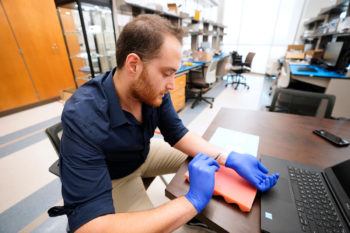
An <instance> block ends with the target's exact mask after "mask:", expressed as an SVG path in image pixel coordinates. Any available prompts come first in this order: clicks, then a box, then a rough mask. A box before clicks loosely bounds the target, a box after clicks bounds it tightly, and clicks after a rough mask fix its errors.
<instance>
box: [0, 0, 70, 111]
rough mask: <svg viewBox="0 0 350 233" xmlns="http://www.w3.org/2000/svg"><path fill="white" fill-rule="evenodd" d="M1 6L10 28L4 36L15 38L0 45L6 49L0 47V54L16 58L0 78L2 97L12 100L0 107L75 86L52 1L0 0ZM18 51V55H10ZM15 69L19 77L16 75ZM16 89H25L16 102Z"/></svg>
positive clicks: (31, 100) (53, 95) (42, 96)
mask: <svg viewBox="0 0 350 233" xmlns="http://www.w3.org/2000/svg"><path fill="white" fill-rule="evenodd" d="M1 6H2V10H3V13H4V14H5V17H6V19H7V24H8V25H9V28H10V29H11V30H10V31H8V30H7V32H6V34H7V37H8V38H10V37H12V38H14V39H13V40H14V41H15V42H14V43H12V46H11V47H9V46H7V44H6V45H1V46H7V48H6V50H3V49H1V53H2V54H1V56H4V57H16V59H17V61H15V60H14V61H13V62H11V67H12V72H11V73H10V74H9V76H8V77H6V80H4V82H2V85H5V87H3V88H6V90H7V91H6V92H1V98H2V99H3V98H5V99H12V100H13V102H12V103H8V104H6V106H5V105H4V106H1V108H0V111H4V110H8V109H10V108H14V107H20V106H21V105H22V104H27V103H31V102H33V101H42V100H48V99H51V98H53V97H57V96H58V95H59V93H60V91H61V90H63V89H66V88H70V87H75V83H74V80H73V75H72V70H71V67H70V64H69V60H68V55H67V51H66V47H65V43H64V39H63V35H62V31H61V27H60V22H59V20H58V16H57V12H56V8H55V4H54V1H52V0H41V1H36V0H26V1H22V0H2V1H1ZM1 32H2V34H3V31H1ZM4 34H5V33H4ZM2 37H3V35H2ZM18 51H20V52H21V53H20V55H18V56H16V55H14V54H18ZM13 59H15V58H13ZM20 60H22V61H20ZM7 62H9V61H7ZM23 64H25V65H23ZM0 65H1V67H5V66H6V62H4V61H3V59H1V64H0ZM2 69H3V68H2ZM5 69H6V68H5ZM1 72H4V71H1ZM16 73H18V74H20V76H21V78H16ZM28 77H29V80H30V81H28ZM2 79H3V75H2ZM8 80H11V81H8ZM12 82H15V83H16V84H15V85H13V84H11V83H12ZM24 86H25V88H23V87H24ZM33 90H34V91H35V94H34V95H33V93H32V92H33ZM29 92H31V94H28V93H29ZM19 93H20V94H21V95H22V93H26V95H27V96H26V98H28V99H27V100H26V101H24V102H22V103H19V102H16V101H15V99H14V97H16V96H17V95H18V94H19ZM5 95H6V96H5ZM33 96H34V97H33ZM23 97H25V96H24V95H23Z"/></svg>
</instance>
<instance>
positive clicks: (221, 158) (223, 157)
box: [215, 152, 228, 166]
mask: <svg viewBox="0 0 350 233" xmlns="http://www.w3.org/2000/svg"><path fill="white" fill-rule="evenodd" d="M227 157H228V153H227V152H220V153H219V154H217V155H216V157H215V160H216V161H217V162H218V163H219V164H220V165H224V166H225V164H226V160H227Z"/></svg>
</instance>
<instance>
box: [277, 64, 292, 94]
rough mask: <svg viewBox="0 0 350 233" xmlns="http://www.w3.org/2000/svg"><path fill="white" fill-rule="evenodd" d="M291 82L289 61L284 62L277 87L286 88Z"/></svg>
mask: <svg viewBox="0 0 350 233" xmlns="http://www.w3.org/2000/svg"><path fill="white" fill-rule="evenodd" d="M289 83H290V68H289V64H288V63H287V62H284V64H283V66H282V69H281V73H280V75H279V76H278V77H277V87H278V88H286V87H288V85H289Z"/></svg>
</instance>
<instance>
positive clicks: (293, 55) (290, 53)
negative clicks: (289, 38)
mask: <svg viewBox="0 0 350 233" xmlns="http://www.w3.org/2000/svg"><path fill="white" fill-rule="evenodd" d="M304 57H305V53H304V45H303V44H290V45H288V48H287V52H286V59H301V60H302V59H304Z"/></svg>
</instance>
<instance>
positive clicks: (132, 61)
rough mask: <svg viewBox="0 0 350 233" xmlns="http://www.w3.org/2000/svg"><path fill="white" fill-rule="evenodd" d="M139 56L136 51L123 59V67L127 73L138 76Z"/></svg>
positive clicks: (140, 67) (139, 71) (140, 66)
mask: <svg viewBox="0 0 350 233" xmlns="http://www.w3.org/2000/svg"><path fill="white" fill-rule="evenodd" d="M142 66H143V64H142V61H141V58H140V57H139V56H138V55H137V54H136V53H130V54H129V55H128V56H127V57H126V59H125V68H126V70H127V71H128V73H130V74H133V75H136V76H138V75H139V74H140V73H141V71H142Z"/></svg>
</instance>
